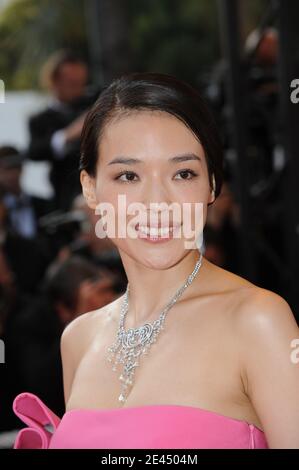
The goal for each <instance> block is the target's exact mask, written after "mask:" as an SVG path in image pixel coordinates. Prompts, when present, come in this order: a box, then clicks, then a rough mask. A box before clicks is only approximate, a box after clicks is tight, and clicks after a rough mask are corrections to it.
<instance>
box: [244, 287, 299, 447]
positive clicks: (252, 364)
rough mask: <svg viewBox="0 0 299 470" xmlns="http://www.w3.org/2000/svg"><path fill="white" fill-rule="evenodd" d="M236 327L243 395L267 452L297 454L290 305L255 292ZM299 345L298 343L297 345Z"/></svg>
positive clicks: (298, 383)
mask: <svg viewBox="0 0 299 470" xmlns="http://www.w3.org/2000/svg"><path fill="white" fill-rule="evenodd" d="M245 304H246V305H244V307H243V308H242V312H241V314H240V316H239V321H238V335H239V340H240V350H241V357H242V361H243V366H244V371H245V377H246V383H247V390H246V392H247V394H248V396H249V399H250V400H251V403H252V405H253V407H254V409H255V411H256V413H257V415H258V417H259V419H260V421H261V423H262V425H263V428H264V432H265V435H266V438H267V441H268V444H269V447H270V448H299V363H298V361H294V343H295V342H296V341H295V342H294V340H296V339H297V340H299V329H298V326H297V323H296V320H295V318H294V315H293V313H292V310H291V308H290V306H289V304H288V303H287V302H286V301H285V300H284V299H283V298H282V297H280V296H279V295H277V294H275V293H274V292H271V291H268V290H266V289H260V288H257V290H256V292H255V294H254V295H253V296H252V298H251V299H248V300H247V302H245ZM297 344H298V343H297Z"/></svg>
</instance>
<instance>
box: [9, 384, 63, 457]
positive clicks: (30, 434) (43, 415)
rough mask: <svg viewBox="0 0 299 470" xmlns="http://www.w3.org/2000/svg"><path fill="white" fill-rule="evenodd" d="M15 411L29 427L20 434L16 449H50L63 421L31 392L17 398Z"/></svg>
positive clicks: (14, 403) (14, 405)
mask: <svg viewBox="0 0 299 470" xmlns="http://www.w3.org/2000/svg"><path fill="white" fill-rule="evenodd" d="M13 411H14V413H15V414H16V415H17V416H18V417H19V418H20V419H21V420H22V421H23V423H25V424H26V425H27V426H28V427H27V428H23V429H21V430H20V431H19V432H18V434H17V437H16V440H15V443H14V449H48V448H49V445H50V442H51V439H52V436H53V433H54V432H55V431H56V429H57V427H58V425H59V423H60V421H61V419H60V418H59V417H58V416H57V415H56V414H55V413H54V412H53V411H52V410H50V408H48V407H47V406H46V405H45V404H44V403H43V402H42V400H41V399H40V398H38V397H37V396H36V395H34V394H32V393H29V392H24V393H20V394H19V395H17V396H16V398H15V399H14V401H13ZM49 428H50V429H49Z"/></svg>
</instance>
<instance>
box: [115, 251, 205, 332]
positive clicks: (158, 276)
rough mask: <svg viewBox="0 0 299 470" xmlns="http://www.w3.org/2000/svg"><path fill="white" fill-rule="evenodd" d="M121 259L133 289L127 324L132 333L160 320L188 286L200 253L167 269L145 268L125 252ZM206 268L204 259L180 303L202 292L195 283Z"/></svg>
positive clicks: (185, 258) (183, 259) (130, 296)
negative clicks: (132, 329) (162, 314)
mask: <svg viewBox="0 0 299 470" xmlns="http://www.w3.org/2000/svg"><path fill="white" fill-rule="evenodd" d="M120 256H121V259H122V262H123V265H124V269H125V271H126V274H127V278H128V283H129V288H130V290H129V297H128V302H129V306H128V313H127V315H126V320H125V324H126V329H128V328H131V327H134V328H136V327H138V326H141V325H143V324H144V323H145V322H150V321H152V320H154V319H156V318H157V316H158V315H159V314H160V313H161V311H162V310H163V309H164V308H165V306H166V305H167V304H168V302H169V301H170V300H171V299H172V298H173V297H174V295H175V293H176V292H177V290H178V289H179V288H180V287H182V286H183V285H184V284H185V282H186V280H187V278H188V276H189V275H190V274H191V273H192V271H193V270H194V268H195V265H196V262H197V261H198V260H199V257H200V252H199V251H198V250H197V249H195V250H189V251H188V253H187V254H186V255H185V256H184V258H182V259H181V260H180V261H179V262H178V263H176V264H175V265H173V266H171V267H169V268H166V269H165V268H161V269H159V268H157V267H148V266H145V265H144V264H141V263H140V262H137V261H135V260H133V259H132V258H131V257H129V256H128V255H127V254H126V253H124V252H123V251H121V250H120ZM203 264H204V258H203V259H202V266H201V267H200V269H199V272H198V273H197V275H196V276H195V278H194V280H193V282H192V283H191V284H190V285H189V286H188V287H187V288H186V289H185V291H184V292H183V294H182V296H181V297H180V299H183V298H184V299H186V297H188V296H191V295H192V293H194V290H195V289H196V291H198V286H195V285H194V281H195V279H196V278H197V277H198V276H200V272H201V270H202V268H203ZM194 288H195V289H194ZM180 299H179V300H178V302H180Z"/></svg>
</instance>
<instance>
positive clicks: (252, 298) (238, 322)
mask: <svg viewBox="0 0 299 470" xmlns="http://www.w3.org/2000/svg"><path fill="white" fill-rule="evenodd" d="M209 268H210V270H211V273H212V276H213V280H216V282H215V283H214V284H215V285H216V288H215V289H216V290H217V291H218V292H219V293H221V292H224V293H227V294H229V296H230V297H229V298H230V301H229V302H230V303H229V304H230V307H231V314H232V317H231V318H232V321H233V322H234V325H235V327H236V328H237V329H238V330H239V332H240V333H241V332H243V331H244V332H245V333H248V334H249V332H250V331H251V332H253V333H257V332H261V333H263V334H264V333H272V332H273V331H271V329H273V330H274V331H278V329H281V328H282V327H285V328H288V329H290V330H291V331H292V332H293V333H294V332H295V333H296V331H297V332H298V325H297V323H296V320H295V317H294V314H293V312H292V309H291V307H290V305H289V303H288V302H287V301H286V299H284V298H283V297H282V296H281V295H279V294H277V293H275V292H273V291H271V290H268V289H265V288H262V287H259V286H258V285H256V284H254V283H252V282H250V281H248V280H247V279H245V278H243V277H241V276H239V275H237V274H234V273H232V272H230V271H227V270H225V269H223V268H220V267H218V266H215V265H212V264H210V263H209ZM217 286H218V287H217Z"/></svg>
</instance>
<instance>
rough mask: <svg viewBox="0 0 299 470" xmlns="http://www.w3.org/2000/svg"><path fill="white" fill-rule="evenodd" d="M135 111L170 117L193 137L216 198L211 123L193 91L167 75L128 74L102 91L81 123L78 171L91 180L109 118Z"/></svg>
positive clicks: (217, 158)
mask: <svg viewBox="0 0 299 470" xmlns="http://www.w3.org/2000/svg"><path fill="white" fill-rule="evenodd" d="M137 110H140V111H141V110H142V111H144V110H151V111H153V110H156V111H164V112H166V113H169V114H172V115H173V116H175V117H176V118H178V119H180V120H181V121H182V122H183V123H184V124H185V125H186V126H187V127H188V128H189V129H190V130H191V131H192V132H193V133H194V134H195V136H196V137H197V139H198V140H199V141H200V143H201V145H202V146H203V148H204V151H205V156H206V161H207V166H208V171H209V179H210V186H211V187H212V176H213V175H214V177H215V188H214V189H215V198H216V197H217V196H218V195H219V194H220V191H221V186H222V182H223V154H222V145H221V141H220V137H219V134H218V131H217V129H216V126H215V123H214V120H213V118H212V116H211V114H210V112H209V110H208V109H207V107H206V104H205V102H204V100H203V99H202V97H201V95H200V94H199V92H198V91H197V90H196V89H195V88H193V87H192V86H191V85H189V84H187V83H186V82H183V81H181V80H178V79H177V78H175V77H173V76H171V75H167V74H161V73H149V72H144V73H131V74H127V75H123V76H122V77H120V78H117V79H115V80H113V82H112V83H111V84H110V85H109V86H107V87H106V88H104V90H103V91H102V92H101V94H100V96H99V98H98V99H97V101H96V102H95V104H94V105H93V106H92V108H91V109H90V110H89V112H88V114H87V116H86V119H85V123H84V126H83V130H82V142H81V158H80V166H79V170H80V171H81V170H86V171H87V173H88V174H89V175H90V176H95V174H96V166H97V162H98V158H99V156H98V153H99V142H100V138H101V136H102V134H103V131H104V128H105V126H106V125H107V124H108V123H109V122H110V121H111V120H112V119H113V118H115V117H117V116H119V115H122V114H126V113H130V112H133V111H137Z"/></svg>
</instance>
